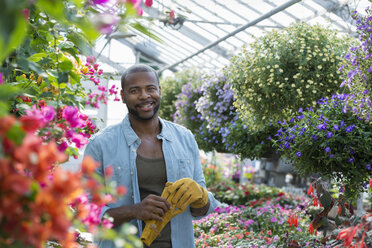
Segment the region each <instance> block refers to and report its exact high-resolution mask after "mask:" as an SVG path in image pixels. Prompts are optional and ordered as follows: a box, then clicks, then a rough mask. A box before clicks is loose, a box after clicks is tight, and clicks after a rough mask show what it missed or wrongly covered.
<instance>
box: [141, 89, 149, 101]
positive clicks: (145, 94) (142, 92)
mask: <svg viewBox="0 0 372 248" xmlns="http://www.w3.org/2000/svg"><path fill="white" fill-rule="evenodd" d="M139 97H140V98H141V99H147V98H149V97H150V94H149V93H148V92H147V91H146V90H141V94H140V96H139Z"/></svg>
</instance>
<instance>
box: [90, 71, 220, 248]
mask: <svg viewBox="0 0 372 248" xmlns="http://www.w3.org/2000/svg"><path fill="white" fill-rule="evenodd" d="M121 87H122V90H121V97H122V101H123V103H125V104H126V106H127V108H128V115H127V116H126V117H125V118H124V120H123V121H122V123H120V124H117V125H114V126H110V127H108V128H106V129H105V130H103V131H102V132H101V133H99V134H97V135H96V136H95V137H94V138H93V139H92V140H91V141H90V143H89V144H88V146H87V148H86V150H85V154H84V155H85V156H86V155H90V156H91V157H93V159H95V160H96V161H97V162H99V163H100V164H101V166H100V167H99V168H98V169H97V173H98V174H100V175H101V176H103V177H104V173H105V168H106V167H107V166H111V165H112V166H113V167H114V173H113V176H112V178H111V180H113V181H115V182H116V185H125V186H126V187H127V194H126V195H124V196H123V197H122V198H120V199H118V200H117V202H115V203H112V204H108V205H107V206H105V207H104V208H103V210H102V215H103V214H105V213H106V214H108V215H109V216H111V217H113V219H114V227H118V226H120V225H121V224H122V223H125V222H131V223H132V224H134V225H135V226H137V228H138V230H139V235H141V233H142V230H143V228H144V222H145V221H149V220H158V221H162V217H163V216H164V214H165V213H166V212H167V211H169V210H170V209H171V204H170V203H169V202H168V201H167V200H166V199H165V198H163V197H161V194H162V191H163V189H164V187H165V184H166V182H171V183H172V182H176V181H177V180H179V179H181V178H191V179H192V180H191V182H192V183H193V184H196V185H198V186H199V185H200V186H202V189H203V188H205V187H206V185H205V180H204V175H203V172H202V168H201V164H200V157H199V150H198V146H197V144H196V142H195V139H194V136H193V135H192V133H191V132H190V131H189V130H187V129H186V128H184V127H181V126H179V125H177V124H174V123H171V122H169V121H165V120H162V119H161V118H159V117H158V109H159V106H160V100H161V87H160V85H159V78H158V75H157V73H156V71H154V70H153V69H152V68H151V67H149V66H146V65H141V64H138V65H134V66H132V67H130V68H128V69H127V70H126V71H125V72H124V74H123V75H122V77H121ZM107 183H108V182H107ZM185 191H186V190H185ZM205 192H207V191H205ZM206 195H207V202H206V204H205V205H204V206H202V207H198V208H192V207H188V208H187V210H186V211H185V212H183V213H181V214H179V215H177V216H175V217H174V218H172V219H171V221H170V222H169V223H168V224H167V225H166V226H165V227H164V229H163V230H162V231H161V233H160V235H159V237H158V238H156V239H155V240H154V242H153V243H152V244H151V247H175V248H188V247H194V238H193V226H192V219H193V218H195V217H197V218H202V217H203V216H205V215H207V214H208V213H210V212H212V211H213V210H214V209H215V208H216V207H217V205H218V201H217V200H215V198H214V197H213V195H212V194H211V193H208V192H207V193H206ZM190 205H192V204H190ZM99 246H100V247H104V248H111V247H115V245H114V244H113V243H111V242H109V241H101V242H100V244H99Z"/></svg>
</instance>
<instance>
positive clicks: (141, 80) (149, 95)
mask: <svg viewBox="0 0 372 248" xmlns="http://www.w3.org/2000/svg"><path fill="white" fill-rule="evenodd" d="M121 97H122V100H123V103H125V104H126V105H127V108H128V112H129V114H130V115H131V116H132V117H134V118H136V119H138V120H144V121H145V120H151V119H153V118H154V117H155V116H157V112H158V110H159V107H160V100H161V94H160V86H159V84H158V81H157V79H156V76H155V74H154V73H153V72H135V73H132V74H129V75H128V76H127V77H126V80H125V84H124V89H123V90H122V91H121Z"/></svg>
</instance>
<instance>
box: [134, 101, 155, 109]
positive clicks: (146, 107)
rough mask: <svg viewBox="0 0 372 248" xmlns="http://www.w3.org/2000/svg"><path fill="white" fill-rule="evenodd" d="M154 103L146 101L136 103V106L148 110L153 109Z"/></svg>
mask: <svg viewBox="0 0 372 248" xmlns="http://www.w3.org/2000/svg"><path fill="white" fill-rule="evenodd" d="M154 105H155V103H154V102H146V103H142V104H138V105H137V108H139V109H140V110H142V111H150V110H152V109H153V106H154Z"/></svg>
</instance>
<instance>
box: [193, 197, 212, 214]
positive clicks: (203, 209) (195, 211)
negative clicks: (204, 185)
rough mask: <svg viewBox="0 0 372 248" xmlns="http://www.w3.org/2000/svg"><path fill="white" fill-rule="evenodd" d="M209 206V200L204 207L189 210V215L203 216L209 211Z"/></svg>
mask: <svg viewBox="0 0 372 248" xmlns="http://www.w3.org/2000/svg"><path fill="white" fill-rule="evenodd" d="M210 205H211V203H210V202H209V199H208V203H207V204H206V205H205V206H204V207H201V208H190V212H191V215H192V216H194V217H198V216H202V215H205V214H206V213H207V212H208V209H209V206H210Z"/></svg>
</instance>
